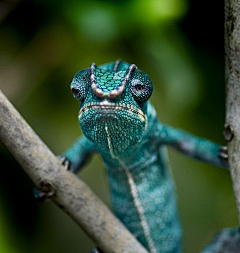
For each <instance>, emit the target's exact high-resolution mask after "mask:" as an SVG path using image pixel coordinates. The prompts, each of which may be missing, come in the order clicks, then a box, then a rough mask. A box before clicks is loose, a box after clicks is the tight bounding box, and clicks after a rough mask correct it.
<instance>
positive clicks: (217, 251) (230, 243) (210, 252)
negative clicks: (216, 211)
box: [201, 227, 240, 253]
mask: <svg viewBox="0 0 240 253" xmlns="http://www.w3.org/2000/svg"><path fill="white" fill-rule="evenodd" d="M221 252H222V253H223V252H224V253H238V252H240V228H239V227H237V228H226V229H223V230H222V231H220V232H219V233H218V234H217V235H216V236H215V237H214V238H213V241H212V242H211V243H210V244H209V245H208V246H207V248H206V249H204V251H202V252H201V253H221Z"/></svg>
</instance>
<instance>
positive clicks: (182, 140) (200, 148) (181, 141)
mask: <svg viewBox="0 0 240 253" xmlns="http://www.w3.org/2000/svg"><path fill="white" fill-rule="evenodd" d="M158 132H159V133H158V139H159V142H160V143H161V144H166V145H170V146H172V147H174V148H176V149H177V150H179V151H181V152H183V153H184V154H186V155H188V156H190V157H192V158H195V159H198V160H201V161H205V162H208V163H212V164H214V165H217V166H220V167H223V168H228V167H229V165H228V153H227V148H226V147H222V146H220V145H218V144H216V143H213V142H211V141H209V140H206V139H203V138H199V137H196V136H193V135H191V134H189V133H187V132H185V131H182V130H179V129H174V128H172V127H170V126H166V125H161V124H159V126H158Z"/></svg>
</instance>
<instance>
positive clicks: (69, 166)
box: [58, 155, 73, 172]
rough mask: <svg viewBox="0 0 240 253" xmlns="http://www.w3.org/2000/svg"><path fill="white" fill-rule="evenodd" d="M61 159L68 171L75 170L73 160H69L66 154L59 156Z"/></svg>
mask: <svg viewBox="0 0 240 253" xmlns="http://www.w3.org/2000/svg"><path fill="white" fill-rule="evenodd" d="M58 157H59V159H60V161H61V164H62V165H63V166H64V167H65V169H66V170H68V171H71V172H73V167H72V164H71V162H69V161H68V159H67V157H66V156H61V155H60V156H58Z"/></svg>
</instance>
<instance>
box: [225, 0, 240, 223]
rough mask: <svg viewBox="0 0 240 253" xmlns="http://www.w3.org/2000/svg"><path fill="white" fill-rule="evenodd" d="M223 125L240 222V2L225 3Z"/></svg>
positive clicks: (231, 0)
mask: <svg viewBox="0 0 240 253" xmlns="http://www.w3.org/2000/svg"><path fill="white" fill-rule="evenodd" d="M225 54H226V85H227V103H226V107H227V108H226V109H227V114H226V125H225V138H226V140H227V141H228V148H229V163H230V170H231V176H232V181H233V188H234V192H235V198H236V203H237V208H238V217H239V221H240V0H225Z"/></svg>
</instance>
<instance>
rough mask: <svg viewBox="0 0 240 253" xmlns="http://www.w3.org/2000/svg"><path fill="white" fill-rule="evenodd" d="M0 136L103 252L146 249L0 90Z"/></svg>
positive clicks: (33, 177)
mask: <svg viewBox="0 0 240 253" xmlns="http://www.w3.org/2000/svg"><path fill="white" fill-rule="evenodd" d="M0 139H1V142H2V143H3V144H4V145H5V146H6V147H7V149H8V150H9V151H10V152H11V153H12V155H13V156H14V157H15V159H16V160H17V161H18V162H19V163H20V165H21V166H22V167H23V169H24V170H25V172H26V173H27V174H28V175H29V177H30V178H31V179H32V180H33V182H34V183H35V184H36V186H37V187H38V188H39V189H40V190H42V191H44V192H46V194H48V195H49V196H51V199H52V200H53V201H54V202H55V203H56V204H57V205H58V206H60V207H61V208H62V209H63V210H64V211H65V212H66V213H67V214H69V215H70V216H71V217H72V218H73V219H74V220H75V221H76V222H77V223H78V224H79V225H80V226H81V227H82V228H83V229H84V230H85V232H86V233H88V234H89V235H90V236H91V238H92V239H93V240H94V241H95V242H96V244H97V245H98V246H99V247H100V248H101V249H102V250H103V251H104V252H106V253H122V252H125V253H130V252H131V253H134V252H136V253H147V251H146V250H145V249H144V248H143V247H142V245H141V244H140V243H139V242H138V241H137V240H136V238H135V237H134V236H133V235H132V234H130V232H129V231H128V230H127V229H126V228H125V227H124V226H123V224H122V223H121V222H120V221H119V220H118V219H117V218H115V217H114V215H113V214H112V213H111V212H110V210H109V209H108V208H107V207H106V206H105V204H103V203H102V202H101V200H99V199H98V197H97V196H96V195H95V194H94V193H93V192H92V191H91V190H90V188H89V187H88V186H87V185H86V184H85V183H84V182H83V181H81V180H80V179H79V178H77V177H76V176H75V175H74V174H72V173H70V172H68V171H66V169H64V167H63V166H62V165H61V162H60V160H59V159H58V158H57V157H56V156H54V154H53V153H52V152H51V151H50V150H49V149H48V147H47V146H46V145H45V144H44V143H43V142H42V141H41V140H40V138H39V137H38V136H37V135H36V134H35V132H34V131H33V130H32V129H31V128H30V126H29V125H28V124H27V123H26V121H25V120H24V119H23V118H22V117H21V116H20V114H19V113H18V112H17V111H16V109H15V108H14V107H13V106H12V104H11V103H10V102H9V101H8V100H7V98H6V97H5V96H4V95H3V93H2V92H1V91H0Z"/></svg>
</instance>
